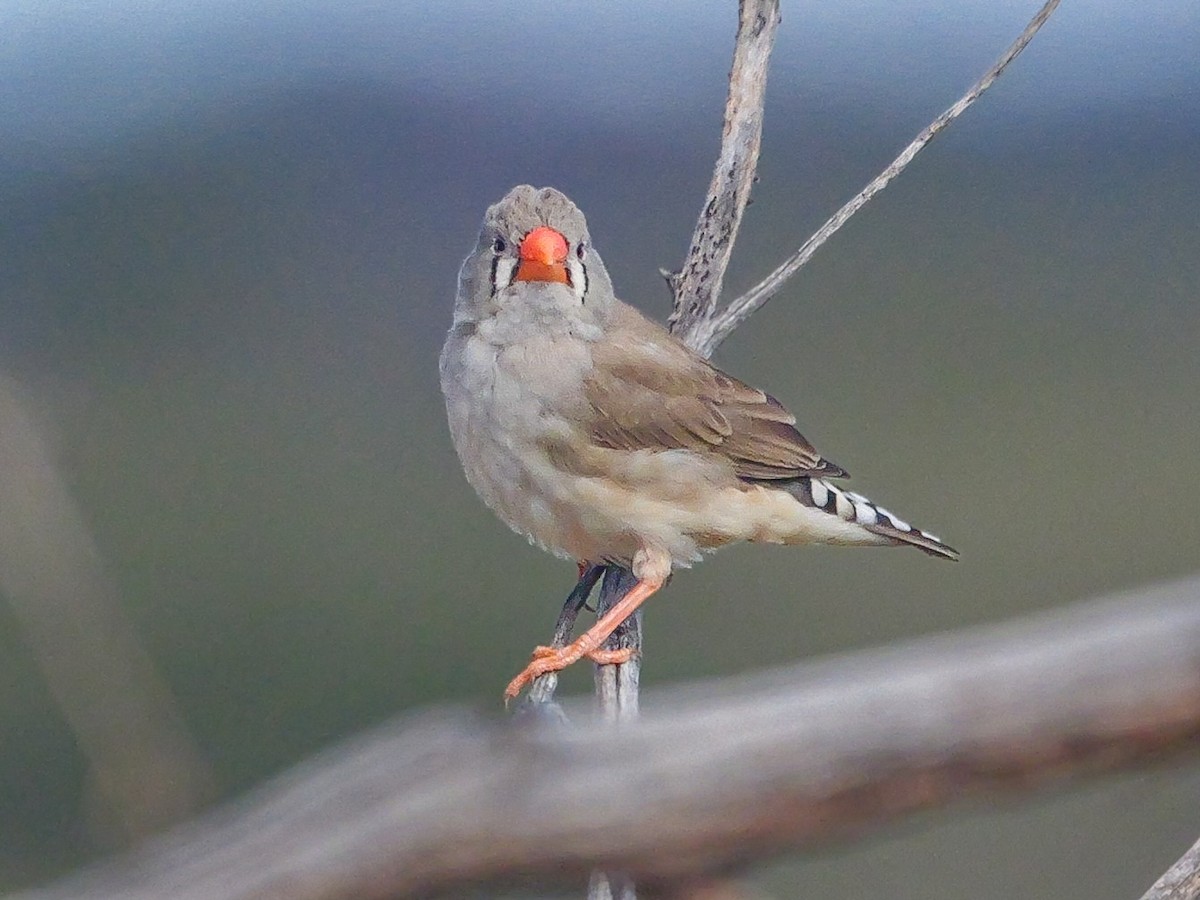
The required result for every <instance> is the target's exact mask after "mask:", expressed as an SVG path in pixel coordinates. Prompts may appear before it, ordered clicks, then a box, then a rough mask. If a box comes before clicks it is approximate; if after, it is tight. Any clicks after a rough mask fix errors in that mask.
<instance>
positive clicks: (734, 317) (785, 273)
mask: <svg viewBox="0 0 1200 900" xmlns="http://www.w3.org/2000/svg"><path fill="white" fill-rule="evenodd" d="M1059 2H1060V0H1047V2H1046V4H1045V5H1044V6H1043V7H1042V8H1041V9H1040V10H1039V11H1038V14H1037V15H1036V16H1034V17H1033V19H1032V20H1031V21H1030V23H1029V24H1028V25H1026V26H1025V30H1024V31H1023V32H1021V36H1020V37H1018V38H1017V39H1016V40H1015V41H1014V42H1013V44H1012V46H1010V47H1009V48H1008V49H1007V50H1005V51H1004V54H1003V55H1002V56H1001V57H1000V58H999V59H998V60H997V61H996V63H995V65H993V66H992V67H991V68H990V69H988V70H987V72H985V73H984V75H983V77H982V78H980V79H979V80H978V81H977V82H975V84H974V85H972V87H971V89H970V90H969V91H967V93H966V94H964V95H963V96H962V97H961V98H959V100H958V102H957V103H955V104H954V105H953V106H951V107H950V108H949V109H947V110H946V111H945V112H943V113H942V114H941V115H940V116H938V117H937V118H936V119H934V120H933V121H932V122H930V123H929V125H928V126H926V127H925V129H924V130H923V131H922V132H921V133H920V134H918V135H917V137H916V138H915V139H914V140H913V142H912V143H911V144H909V145H908V146H907V147H905V148H904V151H903V152H902V153H901V154H900V155H899V156H897V157H896V158H895V159H894V160H893V161H892V163H891V165H889V166H888V167H887V168H886V169H884V170H883V171H882V172H880V173H879V175H877V176H876V177H875V179H874V180H873V181H871V183H870V184H868V185H867V186H866V187H865V188H863V189H862V190H861V191H859V193H858V194H857V195H855V197H854V198H853V199H852V200H850V202H849V203H847V204H846V205H845V206H843V207H842V208H841V209H839V210H838V211H837V212H836V213H834V214H833V216H832V217H831V218H830V219H829V221H827V222H826V223H825V224H824V225H822V226H821V227H820V229H818V230H817V232H816V234H814V235H813V236H812V237H810V238H809V239H808V240H807V241H805V242H804V244H803V245H802V246H801V247H800V249H799V250H797V251H796V252H795V253H794V254H793V255H792V256H790V257H788V259H786V260H785V261H784V262H783V263H782V264H781V265H780V266H779V267H778V268H777V269H775V271H774V272H772V273H771V274H770V275H768V276H767V277H766V278H764V279H763V280H762V281H761V282H759V283H758V284H757V285H755V286H754V287H752V288H751V289H750V290H749V291H747V292H746V293H745V294H743V295H742V296H740V297H738V298H737V299H735V300H732V301H731V302H730V303H729V304H728V305H727V306H726V307H725V308H724V309H722V310H721V311H720V312H719V313H718V312H713V313H712V314H711V315H709V316H707V317H705V318H704V319H703V321H698V322H697V323H696V324H695V325H694V326H693V327H692V328H691V329H690V330H689V335H690V336H691V337H692V341H691V344H692V346H693V347H694V348H695V349H696V350H698V351H699V352H700V353H702V354H704V355H705V356H711V355H712V353H713V351H714V350H716V349H717V347H718V346H720V344H721V342H722V341H723V340H725V338H727V337H729V335H730V334H731V333H732V332H733V330H734V329H735V328H737V327H738V326H739V325H741V324H742V322H744V321H746V319H748V318H749V317H750V316H751V314H753V313H754V312H755V310H757V309H759V307H761V306H762V305H763V304H764V303H766V302H767V301H768V300H770V299H771V298H772V297H773V296H775V293H776V292H777V291H778V290H779V289H780V288H781V287H783V285H784V283H785V282H786V281H787V280H788V279H789V278H791V277H792V276H793V275H795V274H796V272H798V271H799V270H800V268H801V267H802V266H804V264H805V263H807V262H808V261H809V259H810V258H812V255H813V254H814V253H815V252H816V251H817V248H818V247H820V246H821V245H822V244H824V243H825V242H826V241H827V240H828V239H829V238H830V237H831V236H832V235H833V234H834V232H836V231H837V230H838V229H839V228H841V227H842V226H843V225H845V224H846V222H847V220H849V218H850V217H851V216H853V215H854V214H855V213H856V212H858V211H859V210H860V209H861V208H862V207H863V206H865V205H866V203H867V201H869V200H870V199H871V198H872V197H874V196H875V195H876V194H878V193H879V192H880V191H882V190H883V189H884V188H885V187H887V186H888V184H889V183H890V182H891V181H892V179H893V178H895V177H896V176H897V175H899V174H900V173H901V172H903V171H904V169H905V168H907V166H908V164H909V163H910V162H912V161H913V158H914V157H916V155H917V154H918V153H920V152H921V150H923V149H924V148H925V146H926V145H927V144H928V143H929V142H930V141H932V140H933V139H934V137H936V136H937V134H938V133H939V132H941V131H942V130H943V129H944V128H945V127H946V126H947V125H949V124H950V123H951V122H953V121H954V120H955V119H956V118H958V117H959V116H960V115H962V113H963V112H964V111H965V110H966V109H967V107H969V106H970V105H971V104H972V103H974V102H975V101H976V100H978V99H979V97H980V96H981V95H982V94H983V92H984V91H986V90H987V89H988V88H990V87H991V86H992V84H993V83H994V82H995V80H996V79H997V78H999V77H1000V74H1001V73H1002V72H1003V71H1004V70H1005V69H1006V68H1007V67H1008V64H1009V63H1011V62H1012V61H1013V60H1014V59H1016V58H1017V56H1018V54H1020V52H1021V51H1022V50H1024V49H1025V46H1026V45H1027V44H1028V43H1029V42H1030V41H1031V40H1033V36H1034V35H1035V34H1037V33H1038V30H1039V29H1040V28H1041V27H1042V25H1043V24H1044V23H1045V22H1046V20H1047V19H1048V18H1050V15H1051V13H1053V12H1054V10H1055V9H1056V8H1057V7H1058V4H1059Z"/></svg>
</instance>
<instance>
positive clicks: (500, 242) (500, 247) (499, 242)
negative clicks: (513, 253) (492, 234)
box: [492, 237, 508, 253]
mask: <svg viewBox="0 0 1200 900" xmlns="http://www.w3.org/2000/svg"><path fill="white" fill-rule="evenodd" d="M507 249H508V244H507V243H505V241H504V238H502V237H498V238H496V239H495V240H494V241H492V250H493V251H494V252H496V253H503V252H504V251H505V250H507Z"/></svg>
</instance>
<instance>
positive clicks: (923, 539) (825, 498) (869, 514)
mask: <svg viewBox="0 0 1200 900" xmlns="http://www.w3.org/2000/svg"><path fill="white" fill-rule="evenodd" d="M788 492H789V493H790V494H792V496H794V497H795V498H796V499H797V500H799V501H800V502H801V503H803V504H804V505H805V506H809V507H812V508H813V509H819V510H822V511H824V512H827V513H829V514H830V515H831V516H837V517H838V518H839V519H841V520H842V521H843V522H853V523H854V524H856V525H858V526H860V527H861V528H863V529H864V530H866V531H869V532H871V533H872V534H877V535H879V536H880V537H885V538H889V539H891V540H892V541H893V542H895V543H897V544H911V545H912V546H914V547H916V548H918V549H919V550H924V551H925V552H926V553H928V554H929V555H930V556H940V557H941V558H942V559H953V560H956V559H958V551H957V550H955V549H954V548H953V547H950V546H948V545H947V544H944V543H942V541H941V539H940V538H938V537H936V536H934V535H932V534H929V533H928V532H925V531H921V529H919V528H913V527H912V526H911V525H909V524H908V523H907V522H905V521H904V520H903V519H901V518H900V517H899V516H897V515H895V514H894V513H891V512H888V511H887V510H886V509H884V508H883V507H882V506H878V505H876V504H875V503H872V502H871V501H870V500H868V499H867V498H866V497H864V496H863V495H862V494H856V493H854V492H853V491H844V490H842V489H841V488H840V487H838V486H837V485H834V484H830V483H829V482H828V481H826V480H825V479H823V478H797V479H796V480H795V481H792V482H789V483H788Z"/></svg>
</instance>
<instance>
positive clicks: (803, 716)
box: [22, 576, 1200, 900]
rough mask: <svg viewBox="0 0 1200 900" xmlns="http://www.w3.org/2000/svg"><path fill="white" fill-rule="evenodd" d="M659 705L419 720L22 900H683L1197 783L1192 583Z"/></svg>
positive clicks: (1197, 662) (667, 698)
mask: <svg viewBox="0 0 1200 900" xmlns="http://www.w3.org/2000/svg"><path fill="white" fill-rule="evenodd" d="M650 699H651V700H653V703H648V704H647V706H648V707H649V709H652V710H653V712H650V711H647V712H646V713H645V714H644V715H643V717H642V719H641V720H640V721H638V722H634V723H630V724H628V725H626V726H624V727H621V728H618V729H613V728H611V727H610V726H609V724H608V723H605V722H602V721H577V722H576V724H575V726H574V727H572V728H569V729H563V728H539V727H536V726H530V727H525V726H514V725H513V724H512V723H511V722H508V721H500V722H497V721H494V720H486V719H483V718H481V717H480V716H478V715H472V714H468V713H465V712H462V711H441V712H432V713H427V714H425V715H423V716H416V717H412V718H409V719H407V720H405V721H403V722H401V723H398V724H396V725H393V726H391V727H387V728H384V729H381V730H378V731H376V732H375V733H373V734H371V735H369V736H366V737H362V738H359V739H357V740H355V741H353V742H351V743H350V744H348V745H345V746H343V747H340V748H335V749H333V750H331V751H330V752H328V753H326V754H324V755H323V756H322V757H321V758H319V759H317V760H315V761H313V762H310V763H307V764H305V765H302V766H300V767H299V768H298V769H296V770H295V771H293V772H291V773H288V774H286V775H285V776H283V777H282V778H279V779H277V780H276V781H275V782H274V783H273V784H271V785H268V786H267V787H265V788H264V789H262V790H260V791H258V792H257V793H256V794H254V795H253V796H251V797H250V798H248V799H246V800H245V801H243V802H242V803H239V804H237V805H234V806H231V807H228V808H226V809H224V810H220V811H218V812H216V813H215V814H213V815H211V816H209V817H208V818H207V819H205V820H203V821H200V822H198V823H195V824H193V825H191V826H188V827H186V828H183V829H180V830H177V831H176V832H175V833H174V834H171V835H168V836H167V837H165V838H163V839H160V840H158V841H156V842H154V843H152V844H150V845H148V846H146V848H145V849H144V850H142V851H140V852H138V853H136V854H134V855H131V856H129V857H127V858H125V859H123V860H121V861H119V862H117V863H113V864H109V865H107V866H104V867H102V868H97V869H93V870H92V871H87V872H84V873H83V874H81V875H78V876H76V877H74V878H73V879H71V880H70V881H67V882H64V883H60V884H58V885H55V886H52V887H49V888H47V889H44V890H40V891H33V892H30V893H28V894H25V895H23V896H22V900H107V898H117V897H120V898H122V900H150V898H156V900H157V898H160V897H172V898H174V900H200V898H203V900H235V898H236V900H243V898H265V897H288V898H291V900H336V898H350V897H355V898H366V900H370V898H380V900H382V898H396V897H412V896H430V895H446V894H450V895H453V896H462V894H463V893H464V892H465V891H466V890H467V889H468V888H471V889H474V890H479V889H481V888H487V887H498V886H500V885H503V884H513V883H516V882H517V881H522V882H523V883H525V884H526V885H528V884H529V883H531V882H533V883H542V884H565V885H570V884H578V883H581V882H582V881H583V879H584V878H586V877H587V874H588V872H589V871H591V870H593V869H597V868H599V869H602V870H605V871H620V872H625V873H628V874H629V875H630V876H631V877H633V878H634V879H636V880H637V883H638V884H639V885H640V886H642V887H644V889H645V890H646V891H647V892H658V893H661V894H669V893H670V891H671V889H672V888H676V887H678V886H680V885H683V884H686V883H691V884H697V883H699V882H700V881H701V880H702V879H704V878H705V877H706V876H708V875H712V874H720V873H723V872H726V871H728V870H730V869H733V868H737V867H739V866H744V865H746V864H747V863H749V862H751V861H753V860H756V859H764V858H767V857H770V856H773V855H776V854H779V853H782V852H784V851H786V850H789V849H795V848H805V847H813V846H817V845H823V844H825V843H827V842H828V841H829V840H830V839H831V838H835V837H849V836H856V835H858V834H860V833H861V831H862V830H863V828H864V827H866V826H869V825H872V824H879V823H881V822H884V821H887V820H890V819H893V818H895V817H896V816H899V815H901V814H904V813H909V812H912V811H915V810H919V809H927V808H931V807H936V806H941V805H945V804H949V803H951V802H962V801H963V800H965V799H966V798H972V797H973V798H975V800H976V802H978V801H979V800H980V799H982V798H986V797H989V796H1005V797H1006V799H1009V800H1010V799H1011V795H1012V794H1013V793H1016V792H1020V791H1032V790H1035V789H1038V788H1045V787H1050V786H1057V785H1059V784H1061V782H1062V781H1063V780H1064V779H1067V778H1078V777H1080V776H1084V775H1095V774H1097V773H1101V772H1111V771H1117V770H1122V769H1129V768H1133V767H1140V766H1146V765H1151V764H1155V763H1161V762H1162V761H1164V760H1166V759H1169V758H1183V757H1185V756H1186V757H1187V758H1190V759H1194V758H1195V757H1196V755H1197V752H1198V751H1200V576H1196V577H1192V578H1190V579H1186V580H1183V581H1179V582H1175V583H1173V584H1167V585H1160V586H1158V587H1154V588H1149V589H1145V590H1141V591H1137V592H1133V593H1129V594H1126V595H1124V596H1121V597H1115V598H1108V599H1105V600H1102V601H1095V602H1092V603H1088V604H1081V605H1078V606H1075V607H1073V608H1068V609H1065V610H1058V611H1055V612H1053V613H1047V614H1042V615H1039V616H1034V617H1029V618H1027V619H1025V620H1021V621H1017V622H1014V623H1010V624H1006V625H1001V626H991V627H989V628H983V629H973V630H970V631H966V632H962V633H959V634H954V635H942V636H939V637H935V638H926V639H923V640H918V641H913V642H911V643H909V644H906V645H903V646H897V647H891V648H885V649H881V650H875V651H869V652H862V653H855V654H852V655H847V656H843V657H837V658H833V659H829V660H824V661H816V662H812V663H808V664H805V665H802V666H799V667H796V668H793V669H788V670H783V671H777V672H766V673H757V674H753V675H750V676H747V677H744V678H741V679H736V680H734V679H731V680H727V681H724V682H710V683H704V684H699V685H696V686H692V687H690V688H683V689H675V690H672V691H670V692H666V693H661V694H659V695H658V696H656V697H654V696H652V697H651V698H650ZM1165 896H1172V895H1170V894H1168V895H1165Z"/></svg>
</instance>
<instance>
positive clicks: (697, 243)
mask: <svg viewBox="0 0 1200 900" xmlns="http://www.w3.org/2000/svg"><path fill="white" fill-rule="evenodd" d="M778 26H779V0H742V2H741V3H740V4H739V7H738V30H737V40H736V43H735V45H734V51H733V67H732V68H731V69H730V72H729V94H728V96H727V98H726V100H725V127H724V131H723V132H722V137H721V152H720V155H718V157H717V164H716V166H715V168H714V169H713V177H712V182H711V183H710V185H709V188H708V196H707V197H706V198H705V200H704V207H703V208H702V209H701V211H700V218H699V220H698V221H697V222H696V231H695V233H694V234H693V235H692V243H691V247H690V248H689V249H688V253H687V258H686V259H685V260H684V263H683V268H682V269H681V270H680V272H679V273H678V274H677V275H672V276H670V277H669V278H668V279H667V280H668V282H669V283H670V285H671V291H672V294H674V308H673V309H672V311H671V316H670V319H669V320H668V321H669V324H670V326H671V330H672V331H673V332H675V334H677V335H678V336H679V338H680V339H681V340H682V341H683V342H684V343H685V344H688V345H689V346H692V347H698V344H697V341H696V339H695V332H696V329H697V328H698V327H700V326H702V325H703V324H704V323H706V322H707V321H708V319H709V318H710V317H711V316H712V315H713V314H714V313H715V312H716V308H717V298H718V297H719V296H720V294H721V284H722V282H723V281H724V279H725V269H726V268H727V267H728V265H729V257H730V254H731V253H732V252H733V244H734V241H735V240H736V239H737V233H738V226H739V225H740V224H741V221H742V213H743V212H744V211H745V209H746V201H748V200H749V199H750V187H751V185H752V184H753V182H754V172H755V169H756V168H757V166H758V151H759V147H760V145H761V143H762V125H763V100H764V97H765V95H766V90H767V64H768V62H769V61H770V58H771V48H772V47H773V46H774V45H775V31H776V29H777V28H778Z"/></svg>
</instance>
